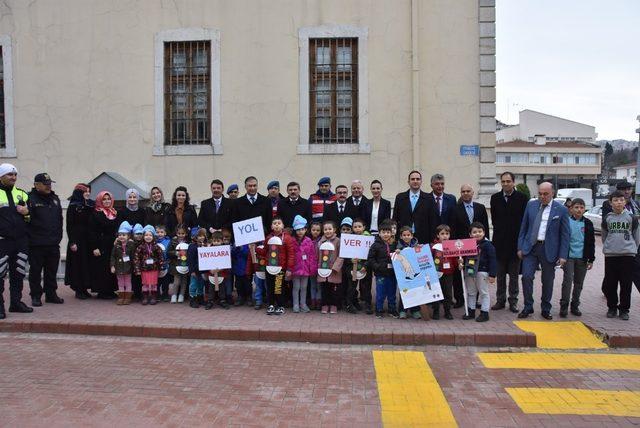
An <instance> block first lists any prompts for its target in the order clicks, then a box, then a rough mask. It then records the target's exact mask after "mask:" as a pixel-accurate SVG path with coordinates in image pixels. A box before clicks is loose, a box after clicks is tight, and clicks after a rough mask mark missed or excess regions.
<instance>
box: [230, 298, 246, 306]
mask: <svg viewBox="0 0 640 428" xmlns="http://www.w3.org/2000/svg"><path fill="white" fill-rule="evenodd" d="M242 305H244V300H242V299H238V300H236V302H235V303H234V304H233V306H242Z"/></svg>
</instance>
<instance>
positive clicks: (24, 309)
mask: <svg viewBox="0 0 640 428" xmlns="http://www.w3.org/2000/svg"><path fill="white" fill-rule="evenodd" d="M9 312H18V313H22V314H29V313H31V312H33V308H30V307H29V306H27V305H25V304H24V303H22V302H18V303H16V304H15V305H10V306H9Z"/></svg>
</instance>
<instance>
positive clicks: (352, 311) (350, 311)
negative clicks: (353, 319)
mask: <svg viewBox="0 0 640 428" xmlns="http://www.w3.org/2000/svg"><path fill="white" fill-rule="evenodd" d="M347 312H349V313H350V314H357V313H358V310H357V309H356V308H354V307H353V306H351V305H349V306H347Z"/></svg>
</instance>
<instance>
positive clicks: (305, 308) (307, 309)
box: [300, 305, 310, 314]
mask: <svg viewBox="0 0 640 428" xmlns="http://www.w3.org/2000/svg"><path fill="white" fill-rule="evenodd" d="M300 311H301V312H304V313H305V314H306V313H308V312H309V311H310V309H309V306H307V305H304V306H301V307H300Z"/></svg>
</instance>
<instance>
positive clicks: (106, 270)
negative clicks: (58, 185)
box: [88, 190, 120, 299]
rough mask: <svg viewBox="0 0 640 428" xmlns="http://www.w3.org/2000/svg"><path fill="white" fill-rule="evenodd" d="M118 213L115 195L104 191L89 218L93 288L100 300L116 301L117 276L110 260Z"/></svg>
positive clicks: (99, 195)
mask: <svg viewBox="0 0 640 428" xmlns="http://www.w3.org/2000/svg"><path fill="white" fill-rule="evenodd" d="M119 224H120V223H118V213H117V211H116V210H115V208H113V195H111V193H109V192H107V191H104V190H103V191H102V192H100V193H98V196H96V206H95V209H94V211H93V213H92V215H91V217H90V218H89V234H88V235H89V250H90V251H91V256H90V258H91V261H90V266H91V288H92V289H93V291H94V292H97V293H98V299H115V298H116V297H118V296H117V295H116V294H115V290H117V288H118V287H117V282H116V276H115V275H114V274H112V273H111V266H110V263H109V262H110V258H111V250H112V248H113V242H114V240H115V239H116V235H117V232H118V225H119Z"/></svg>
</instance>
